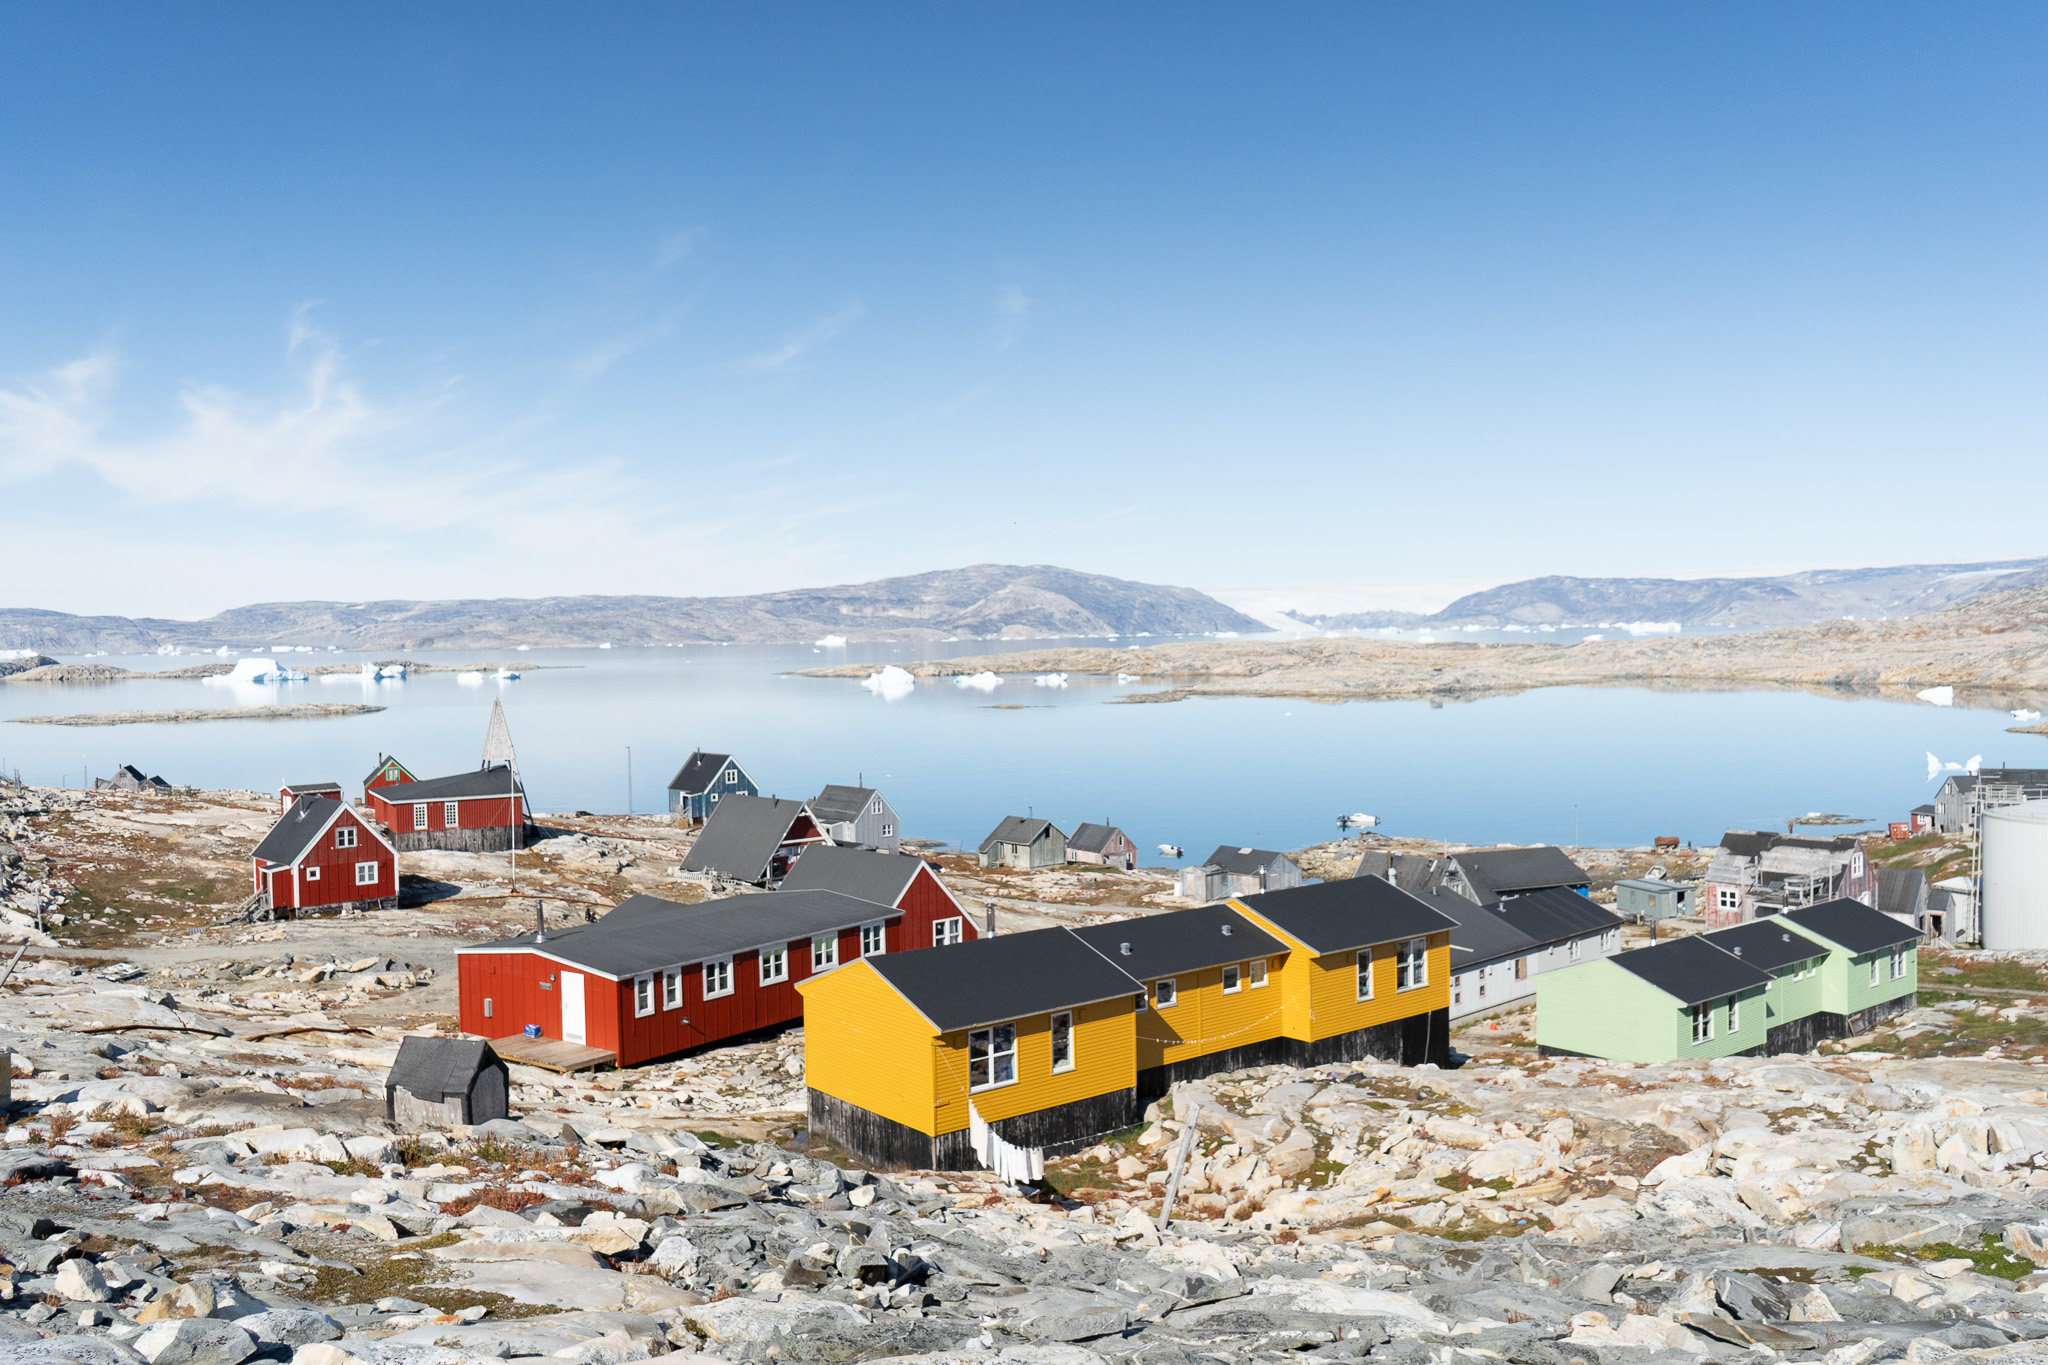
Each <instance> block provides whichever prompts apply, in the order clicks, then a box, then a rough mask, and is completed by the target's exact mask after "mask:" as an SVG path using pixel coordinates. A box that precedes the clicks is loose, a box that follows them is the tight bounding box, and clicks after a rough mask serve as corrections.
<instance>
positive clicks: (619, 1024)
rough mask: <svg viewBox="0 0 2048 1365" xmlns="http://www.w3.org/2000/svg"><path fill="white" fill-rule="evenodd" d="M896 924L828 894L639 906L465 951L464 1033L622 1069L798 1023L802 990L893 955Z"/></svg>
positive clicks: (460, 954) (461, 987) (645, 899)
mask: <svg viewBox="0 0 2048 1365" xmlns="http://www.w3.org/2000/svg"><path fill="white" fill-rule="evenodd" d="M902 918H903V916H902V913H901V912H900V911H897V910H894V909H892V908H890V907H889V906H886V905H876V904H874V903H872V902H870V901H863V900H855V899H854V898H853V897H851V896H842V895H840V894H838V893H837V892H833V891H778V892H775V893H773V894H771V895H764V896H736V897H732V898H730V899H725V900H715V901H705V902H703V903H702V904H698V905H681V904H678V903H676V902H674V901H665V900H660V899H658V898H656V897H654V896H634V897H631V898H630V899H628V900H625V901H623V902H621V903H620V904H619V906H618V907H617V908H616V909H614V910H612V911H611V913H609V914H607V915H606V916H605V917H604V918H603V919H600V920H599V921H598V922H597V923H595V924H582V925H577V926H575V927H573V928H569V929H559V930H557V929H550V930H547V931H546V932H545V933H533V934H521V935H519V936H518V937H517V938H508V939H502V940H500V941H498V942H496V943H480V944H477V945H475V946H473V947H469V948H460V949H457V950H456V954H455V964H456V967H455V970H456V989H457V993H458V1000H459V1006H458V1008H459V1011H460V1019H461V1022H462V1029H463V1031H464V1032H465V1033H472V1034H477V1035H480V1036H482V1037H485V1038H509V1037H515V1036H517V1035H519V1034H521V1033H523V1032H524V1031H525V1030H526V1028H527V1026H529V1025H534V1026H538V1028H539V1029H540V1033H541V1036H542V1037H544V1038H559V1039H561V1040H562V1041H564V1042H570V1043H579V1044H582V1045H583V1046H585V1047H594V1048H602V1049H604V1050H605V1051H608V1052H613V1053H616V1054H617V1056H618V1064H619V1065H620V1066H634V1065H637V1064H638V1063H640V1062H646V1061H651V1060H653V1059H655V1058H657V1057H666V1056H669V1055H671V1054H673V1053H677V1052H681V1051H683V1050H685V1049H687V1048H693V1047H700V1046H702V1045H704V1044H706V1043H715V1042H719V1041H721V1040H723V1039H727V1038H736V1037H739V1036H741V1035H743V1034H748V1033H753V1032H755V1031H756V1030H759V1029H765V1028H772V1027H774V1026H776V1025H778V1024H787V1023H792V1022H794V1021H795V1020H798V1019H801V1018H802V1017H803V1012H804V1003H803V997H802V996H800V995H798V994H797V991H796V984H797V983H798V982H800V981H804V980H808V979H809V978H810V977H812V976H815V975H818V974H819V973H822V972H829V971H832V970H834V969H835V968H837V967H840V966H842V965H844V964H846V963H849V962H854V961H857V960H859V959H860V958H862V957H873V956H876V955H878V954H880V953H884V952H892V951H900V945H901V941H902V935H901V932H900V926H901V923H902Z"/></svg>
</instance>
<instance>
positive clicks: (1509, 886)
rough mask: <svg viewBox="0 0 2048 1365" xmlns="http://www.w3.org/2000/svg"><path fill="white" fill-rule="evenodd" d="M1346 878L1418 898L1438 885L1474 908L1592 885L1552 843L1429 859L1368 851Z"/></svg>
mask: <svg viewBox="0 0 2048 1365" xmlns="http://www.w3.org/2000/svg"><path fill="white" fill-rule="evenodd" d="M1351 875H1352V876H1354V877H1379V878H1381V879H1383V880H1385V881H1390V882H1392V883H1393V884H1394V885H1396V886H1398V887H1400V888H1401V889H1402V890H1403V891H1412V892H1414V893H1415V894H1416V895H1418V896H1421V895H1427V894H1428V893H1429V892H1430V891H1432V890H1434V889H1435V888H1437V887H1442V888H1443V889H1444V890H1446V891H1448V892H1450V893H1451V894H1452V895H1455V896H1462V897H1464V898H1465V899H1466V900H1468V901H1471V902H1472V903H1473V904H1474V905H1493V904H1495V903H1496V902H1499V901H1502V900H1506V899H1509V898H1511V897H1514V896H1526V895H1528V894H1529V893H1530V892H1532V891H1553V890H1559V889H1562V890H1565V891H1576V892H1578V893H1579V894H1581V895H1584V894H1585V893H1586V892H1587V890H1589V889H1590V888H1591V886H1592V884H1593V879H1592V878H1591V877H1590V876H1589V875H1588V874H1587V872H1586V869H1585V868H1583V867H1580V866H1579V865H1578V864H1577V863H1575V862H1573V861H1572V860H1571V859H1570V858H1569V857H1568V856H1566V854H1565V851H1564V850H1563V849H1561V848H1558V847H1556V846H1554V845H1551V844H1538V845H1534V846H1532V847H1529V848H1475V849H1467V850H1466V851H1465V852H1463V853H1448V854H1442V855H1439V856H1437V857H1434V858H1432V857H1430V856H1428V855H1427V854H1421V853H1387V852H1385V851H1383V850H1380V849H1367V850H1366V851H1365V853H1364V854H1363V855H1361V856H1360V858H1359V860H1358V868H1357V870H1356V871H1354V872H1353V873H1352V874H1351Z"/></svg>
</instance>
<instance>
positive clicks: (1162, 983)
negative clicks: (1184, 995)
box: [1152, 976, 1180, 1010]
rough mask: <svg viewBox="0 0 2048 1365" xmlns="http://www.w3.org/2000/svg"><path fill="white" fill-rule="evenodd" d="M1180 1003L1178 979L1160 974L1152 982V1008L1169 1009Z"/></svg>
mask: <svg viewBox="0 0 2048 1365" xmlns="http://www.w3.org/2000/svg"><path fill="white" fill-rule="evenodd" d="M1179 1003H1180V981H1179V980H1178V979H1177V978H1175V977H1171V976H1162V977H1160V978H1159V979H1158V980H1157V981H1155V982H1153V983H1152V1008H1153V1009H1155V1010H1170V1009H1172V1008H1173V1007H1174V1006H1175V1005H1178V1004H1179Z"/></svg>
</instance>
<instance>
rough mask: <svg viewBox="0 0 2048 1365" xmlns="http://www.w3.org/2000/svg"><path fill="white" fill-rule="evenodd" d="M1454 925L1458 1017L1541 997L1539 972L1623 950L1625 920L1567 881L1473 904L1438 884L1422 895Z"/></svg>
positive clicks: (1453, 997) (1454, 1017)
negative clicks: (1570, 888) (1570, 887)
mask: <svg viewBox="0 0 2048 1365" xmlns="http://www.w3.org/2000/svg"><path fill="white" fill-rule="evenodd" d="M1422 899H1425V900H1427V901H1428V902H1429V903H1430V905H1431V906H1432V907H1434V908H1435V909H1437V910H1441V911H1442V912H1443V913H1444V914H1446V915H1449V916H1450V917H1451V918H1452V919H1454V920H1456V921H1457V922H1458V927H1457V928H1456V929H1453V930H1452V931H1451V1019H1452V1020H1453V1021H1454V1022H1455V1021H1456V1020H1459V1019H1469V1018H1471V1017H1473V1016H1474V1015H1479V1014H1486V1013H1490V1012H1491V1011H1493V1010H1497V1009H1501V1008H1503V1007H1505V1006H1508V1005H1513V1004H1516V1003H1517V1002H1520V1001H1524V1000H1530V999H1534V998H1535V995H1536V978H1537V977H1539V976H1541V975H1542V974H1543V973H1545V972H1552V971H1557V970H1558V969H1560V968H1563V967H1573V966H1577V965H1578V964H1579V963H1581V962H1590V961H1592V960H1593V959H1594V958H1596V957H1613V956H1614V955H1615V954H1616V953H1618V952H1620V951H1621V919H1620V918H1619V917H1618V916H1617V915H1615V913H1614V912H1613V911H1611V910H1608V909H1607V908H1605V907H1604V906H1599V905H1595V904H1593V902H1592V901H1590V900H1588V899H1587V898H1586V897H1584V896H1581V895H1578V894H1577V893H1575V892H1572V891H1568V890H1565V889H1563V888H1561V887H1555V888H1551V889H1549V890H1545V891H1532V892H1530V893H1529V894H1528V895H1526V896H1511V897H1509V898H1508V899H1506V900H1498V901H1495V902H1494V903H1493V904H1492V905H1491V906H1482V905H1473V904H1472V903H1470V902H1469V901H1466V900H1464V899H1463V898H1461V897H1456V896H1452V895H1450V894H1448V893H1447V892H1445V891H1444V889H1443V888H1441V887H1438V888H1436V889H1435V891H1434V892H1433V893H1432V894H1428V895H1425V896H1423V897H1422Z"/></svg>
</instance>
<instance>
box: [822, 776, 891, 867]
mask: <svg viewBox="0 0 2048 1365" xmlns="http://www.w3.org/2000/svg"><path fill="white" fill-rule="evenodd" d="M809 805H810V808H811V816H812V818H813V819H815V820H816V821H817V822H818V827H819V828H820V829H822V830H824V831H825V837H826V838H828V839H830V840H831V841H832V842H833V843H835V844H855V845H858V846H861V847H865V848H877V849H880V850H881V851H882V852H884V853H895V852H897V851H899V850H900V849H901V848H902V846H903V835H902V828H903V827H902V825H901V824H899V823H898V822H897V819H896V808H895V807H894V806H892V805H890V804H889V803H888V802H887V801H885V800H883V799H882V795H881V793H880V792H878V791H876V790H875V789H874V788H873V787H842V786H839V785H838V784H837V783H828V784H826V787H825V789H824V790H823V791H821V792H819V793H818V794H817V795H816V796H814V797H812V798H811V799H810V802H809Z"/></svg>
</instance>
